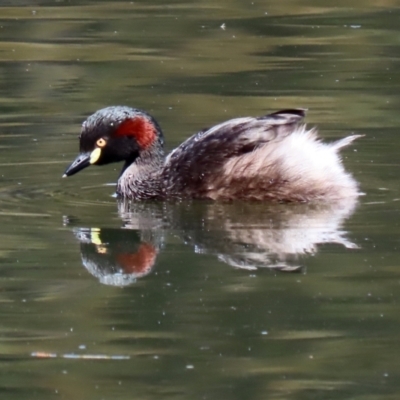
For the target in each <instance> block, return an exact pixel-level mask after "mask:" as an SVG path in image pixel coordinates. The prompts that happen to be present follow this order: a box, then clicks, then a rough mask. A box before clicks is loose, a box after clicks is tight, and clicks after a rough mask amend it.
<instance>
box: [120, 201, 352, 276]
mask: <svg viewBox="0 0 400 400" xmlns="http://www.w3.org/2000/svg"><path fill="white" fill-rule="evenodd" d="M356 205H357V198H355V197H348V198H345V199H342V200H340V201H334V202H331V203H329V204H326V203H321V204H302V205H291V206H288V205H286V206H285V205H275V206H272V205H271V206H269V207H266V206H265V205H263V204H259V203H256V204H254V203H253V204H249V203H231V204H224V203H212V204H195V205H194V204H187V205H185V204H175V205H174V204H168V203H164V204H162V205H161V204H152V205H150V204H148V203H147V204H146V205H144V204H143V205H142V204H138V203H130V202H128V201H121V202H120V203H119V211H120V215H121V217H122V219H123V220H124V221H125V223H126V225H125V226H126V227H129V228H131V229H132V228H133V229H142V232H146V231H148V230H154V231H156V232H160V231H163V230H164V232H165V234H166V233H167V232H168V231H169V230H171V231H172V232H173V234H174V236H178V237H180V238H181V239H182V240H183V241H184V242H185V243H186V244H189V245H192V246H193V249H194V251H195V252H196V253H200V254H204V253H207V254H215V255H216V256H217V257H218V258H219V259H220V260H221V261H223V262H225V263H227V264H229V265H231V266H233V267H237V268H245V269H256V268H260V267H264V268H265V267H267V268H279V269H282V270H291V269H296V268H297V267H298V266H299V257H301V256H306V255H311V254H316V253H317V251H318V245H319V244H326V243H335V244H340V245H343V246H345V247H346V248H349V249H354V248H357V246H356V245H355V244H354V243H352V242H351V241H349V240H348V239H347V238H346V232H345V231H343V230H342V229H341V228H342V224H343V222H344V221H345V219H346V218H348V217H349V216H350V215H351V214H352V213H353V211H354V209H355V207H356ZM151 215H152V216H153V219H151V218H150V216H151Z"/></svg>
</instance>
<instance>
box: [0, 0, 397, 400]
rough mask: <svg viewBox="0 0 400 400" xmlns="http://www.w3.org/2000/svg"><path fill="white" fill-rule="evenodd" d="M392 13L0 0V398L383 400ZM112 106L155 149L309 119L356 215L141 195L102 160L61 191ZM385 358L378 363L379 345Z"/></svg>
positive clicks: (392, 268) (238, 4) (393, 275)
mask: <svg viewBox="0 0 400 400" xmlns="http://www.w3.org/2000/svg"><path fill="white" fill-rule="evenodd" d="M399 18H400V11H399V8H398V3H397V2H395V1H391V0H381V1H363V2H359V1H355V0H350V1H346V2H344V1H331V0H327V1H324V2H318V1H316V0H313V1H312V0H309V1H306V0H298V1H296V0H290V1H286V2H272V1H261V2H257V1H254V2H251V1H245V2H243V1H230V2H228V1H222V0H219V1H200V2H189V1H186V2H185V1H176V2H173V3H166V2H162V1H146V2H145V1H139V2H136V1H135V2H111V1H98V2H83V1H70V2H64V1H57V2H50V1H48V2H44V1H43V2H41V1H39V2H35V4H32V2H24V1H18V2H6V1H5V2H2V3H1V4H0V157H1V158H0V321H1V322H0V372H1V373H0V397H1V398H2V399H41V400H42V399H44V400H47V399H78V400H79V399H85V400H92V399H131V398H143V399H167V398H168V399H218V400H220V399H246V400H247V399H256V400H258V399H296V400H297V399H299V400H303V399H307V400H309V399H335V400H336V399H338V400H339V399H341V400H343V399H356V400H375V399H376V400H377V399H380V400H381V399H385V400H392V399H393V400H394V399H397V398H399V396H400V384H399V381H398V379H399V376H400V367H399V362H398V359H399V353H400V348H399V347H400V345H399V332H400V304H399V300H400V294H399V289H400V257H399V255H398V254H399V246H400V241H399V240H400V239H399V237H400V235H399V233H400V228H399V214H400V203H399V200H400V192H399V185H398V182H399V178H400V169H399V160H398V153H399V152H398V146H399V145H400V139H399V137H398V129H397V128H398V126H399V125H400V114H399V113H398V109H399V106H400V103H399V97H398V93H399V90H400V70H399V60H400V47H399V38H400V30H399V23H398V21H399ZM112 104H126V105H131V106H135V107H139V108H143V109H145V110H147V111H148V112H150V113H151V114H152V115H154V116H155V117H156V118H157V120H158V121H159V123H160V124H161V126H162V127H163V129H164V133H165V136H166V138H167V143H168V147H169V148H173V147H174V146H176V145H177V144H179V143H180V142H181V141H182V140H183V139H185V138H186V137H188V136H189V135H190V134H192V133H194V132H196V131H198V130H200V129H202V128H204V127H207V126H211V125H212V124H215V123H218V122H221V121H223V120H225V119H228V118H232V117H236V116H246V115H262V114H264V113H266V112H268V111H274V110H278V109H280V108H290V107H304V108H308V109H309V111H308V116H307V122H308V123H309V125H311V126H313V125H317V126H318V127H319V128H320V131H321V136H322V137H323V138H324V139H325V140H327V141H329V140H334V139H337V138H340V137H344V136H346V135H348V134H349V133H351V132H356V133H363V134H365V135H366V136H365V137H364V138H363V139H360V140H359V141H358V142H357V143H356V144H355V145H354V146H353V147H352V148H349V149H348V150H346V151H345V153H344V163H345V165H346V168H347V169H348V170H349V171H350V172H351V173H352V174H353V175H354V177H355V178H356V179H357V180H358V181H359V182H360V185H361V189H362V191H363V192H364V193H365V196H362V197H361V198H360V201H359V203H358V204H353V203H348V202H345V203H342V204H337V205H329V206H325V207H323V206H304V205H303V206H293V205H292V206H283V205H280V206H270V205H267V204H251V205H249V204H246V203H240V202H239V203H233V204H225V205H224V204H213V203H201V202H200V203H199V202H193V203H191V202H185V203H181V204H157V203H156V204H154V203H143V204H134V205H127V204H122V203H118V202H117V201H116V200H115V199H114V198H113V197H112V194H113V191H114V188H113V186H112V185H110V184H111V183H115V182H116V179H117V177H118V173H119V170H120V168H121V166H120V165H115V164H113V165H109V166H106V167H102V168H95V167H92V168H89V169H87V170H85V171H83V172H82V173H80V174H78V175H76V176H74V177H71V178H68V179H61V175H62V174H63V172H64V170H65V167H66V166H67V165H68V164H69V163H70V162H71V161H72V160H73V159H74V157H75V156H76V154H77V151H78V140H77V136H78V134H79V132H80V124H81V122H82V121H83V119H84V118H85V117H86V116H87V115H89V114H91V113H92V112H94V111H95V110H96V109H98V108H102V107H104V106H107V105H112ZM398 351H399V353H398Z"/></svg>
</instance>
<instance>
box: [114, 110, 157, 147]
mask: <svg viewBox="0 0 400 400" xmlns="http://www.w3.org/2000/svg"><path fill="white" fill-rule="evenodd" d="M115 135H116V136H133V137H134V138H135V139H136V141H137V142H138V144H139V146H140V147H141V148H142V149H147V148H148V147H149V146H151V145H152V144H153V142H154V141H155V140H156V128H155V126H154V125H153V124H152V123H151V122H150V121H148V120H147V119H146V118H144V117H135V118H131V119H127V120H126V121H124V122H122V123H121V125H120V126H119V127H118V129H117V132H116V133H115Z"/></svg>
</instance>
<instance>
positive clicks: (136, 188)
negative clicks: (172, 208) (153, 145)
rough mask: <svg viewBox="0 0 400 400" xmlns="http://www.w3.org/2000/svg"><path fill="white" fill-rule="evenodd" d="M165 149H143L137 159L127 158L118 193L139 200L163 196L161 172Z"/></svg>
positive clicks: (119, 181)
mask: <svg viewBox="0 0 400 400" xmlns="http://www.w3.org/2000/svg"><path fill="white" fill-rule="evenodd" d="M164 159H165V156H164V151H163V150H162V149H157V151H154V149H149V150H145V151H142V152H141V153H140V156H139V157H137V158H136V159H135V160H127V161H126V162H125V164H124V167H123V168H122V171H121V174H120V177H119V179H118V184H117V194H118V195H120V196H122V197H128V198H131V199H137V200H146V199H153V198H161V197H162V182H161V173H162V169H163V165H164Z"/></svg>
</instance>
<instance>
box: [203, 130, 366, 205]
mask: <svg viewBox="0 0 400 400" xmlns="http://www.w3.org/2000/svg"><path fill="white" fill-rule="evenodd" d="M357 137H358V136H356V135H354V136H349V137H347V138H344V139H342V140H340V141H338V142H335V143H332V144H324V143H322V142H320V141H319V140H318V138H317V132H316V130H314V129H311V130H306V128H305V126H301V127H299V128H297V129H296V130H295V131H294V132H293V133H292V134H290V135H287V136H286V137H284V138H282V139H281V140H272V141H270V142H269V143H267V144H265V145H262V146H260V147H259V148H257V149H256V150H254V151H253V152H251V153H248V154H245V155H242V156H240V157H235V158H232V159H230V160H229V161H228V162H227V163H226V164H225V168H224V173H223V176H221V178H220V179H217V181H216V182H215V184H213V185H212V186H213V188H210V189H211V190H212V191H213V192H214V191H215V193H214V195H213V196H212V197H214V198H218V197H227V198H229V197H237V193H234V192H233V191H234V190H236V189H235V185H234V182H241V185H240V186H241V187H240V190H241V191H242V192H244V191H247V192H250V193H251V192H252V191H253V193H254V196H253V197H254V198H263V197H265V198H271V199H273V200H277V201H280V200H289V201H291V200H293V201H310V200H333V199H340V198H344V197H354V196H357V195H358V194H359V193H358V187H357V183H356V181H355V180H354V179H353V178H352V176H351V175H350V174H348V173H347V172H346V171H345V169H344V168H343V165H342V162H341V158H340V156H339V154H338V150H340V149H341V148H343V147H345V146H347V145H349V144H350V143H351V142H352V141H353V140H355V139H356V138H357ZM219 188H220V189H219ZM238 189H239V188H238ZM263 190H264V191H265V192H264V195H263ZM236 192H237V190H236Z"/></svg>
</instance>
